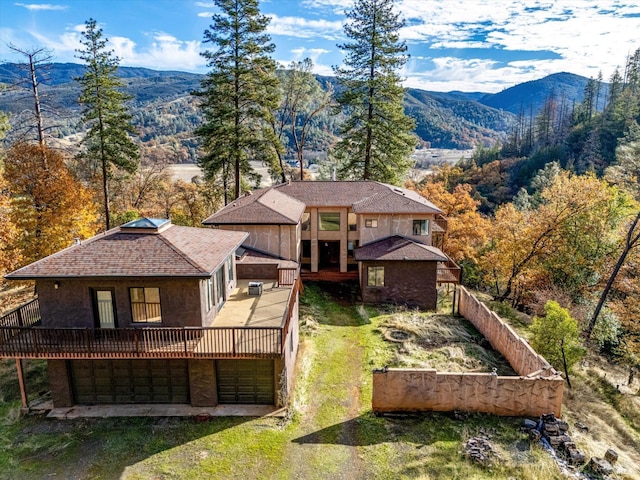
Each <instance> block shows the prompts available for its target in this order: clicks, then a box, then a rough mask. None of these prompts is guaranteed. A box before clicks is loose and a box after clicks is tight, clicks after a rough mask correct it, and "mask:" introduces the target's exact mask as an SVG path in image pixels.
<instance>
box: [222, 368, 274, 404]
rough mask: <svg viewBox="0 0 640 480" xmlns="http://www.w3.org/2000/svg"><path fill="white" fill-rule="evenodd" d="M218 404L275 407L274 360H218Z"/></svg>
mask: <svg viewBox="0 0 640 480" xmlns="http://www.w3.org/2000/svg"><path fill="white" fill-rule="evenodd" d="M216 378H217V381H218V403H246V404H248V403H256V404H262V405H273V404H274V394H273V361H272V360H218V361H216Z"/></svg>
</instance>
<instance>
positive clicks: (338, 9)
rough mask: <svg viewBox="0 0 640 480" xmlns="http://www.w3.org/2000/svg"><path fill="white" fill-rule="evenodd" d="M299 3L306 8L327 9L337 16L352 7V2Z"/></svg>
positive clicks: (310, 0)
mask: <svg viewBox="0 0 640 480" xmlns="http://www.w3.org/2000/svg"><path fill="white" fill-rule="evenodd" d="M301 3H302V5H303V6H304V7H306V8H312V9H316V10H323V9H329V10H330V11H332V12H333V13H336V14H338V15H342V14H344V12H345V10H348V9H350V8H351V7H352V6H353V0H303V1H302V2H301Z"/></svg>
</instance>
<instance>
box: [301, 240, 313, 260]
mask: <svg viewBox="0 0 640 480" xmlns="http://www.w3.org/2000/svg"><path fill="white" fill-rule="evenodd" d="M302 258H311V240H302Z"/></svg>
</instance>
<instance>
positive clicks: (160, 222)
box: [120, 218, 170, 230]
mask: <svg viewBox="0 0 640 480" xmlns="http://www.w3.org/2000/svg"><path fill="white" fill-rule="evenodd" d="M169 222H170V220H168V219H166V218H138V219H137V220H132V221H130V222H127V223H125V224H124V225H121V226H120V228H121V229H123V228H135V229H140V228H142V229H147V230H158V229H160V228H161V227H163V226H165V225H166V224H167V223H169Z"/></svg>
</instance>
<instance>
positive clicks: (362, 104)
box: [334, 0, 416, 183]
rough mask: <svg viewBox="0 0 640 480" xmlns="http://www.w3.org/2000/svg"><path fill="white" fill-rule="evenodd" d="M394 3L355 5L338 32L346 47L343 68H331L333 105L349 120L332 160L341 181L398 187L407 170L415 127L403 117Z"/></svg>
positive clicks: (377, 0) (366, 0) (401, 56)
mask: <svg viewBox="0 0 640 480" xmlns="http://www.w3.org/2000/svg"><path fill="white" fill-rule="evenodd" d="M394 6H395V0H356V2H355V4H354V6H353V9H352V10H351V11H350V12H348V13H347V23H346V24H345V27H344V31H345V34H346V36H347V37H349V39H351V42H349V43H345V44H344V45H339V48H341V49H342V50H344V51H345V52H346V58H345V60H344V65H343V66H341V67H335V68H334V71H335V74H336V76H337V77H338V82H339V85H340V87H341V88H340V89H339V92H338V94H337V95H336V100H337V101H338V103H339V105H340V106H341V107H342V109H343V110H344V111H345V112H346V114H347V115H348V116H349V117H348V120H347V121H346V122H345V124H344V125H343V127H342V130H341V135H342V139H341V140H340V142H339V143H338V144H337V145H336V148H335V151H334V155H335V156H336V158H337V159H338V160H339V161H340V163H341V168H340V173H341V176H343V177H347V178H360V179H364V180H379V181H383V182H389V183H398V182H399V181H400V180H401V179H402V177H403V176H404V174H405V173H406V172H407V170H408V169H409V167H410V166H411V163H412V162H411V161H410V155H411V153H413V151H414V148H415V146H416V137H415V136H414V135H413V134H412V131H413V129H414V127H415V122H414V120H413V119H412V118H410V117H408V116H407V115H405V113H404V104H403V97H404V90H403V88H402V85H401V84H400V77H399V75H398V70H399V69H400V68H401V67H402V66H403V65H404V64H405V63H406V61H407V56H406V55H405V52H406V50H407V47H406V45H405V43H404V42H401V41H400V39H399V33H398V32H399V30H400V28H402V26H403V25H404V22H403V21H402V20H401V19H400V17H399V14H398V13H396V12H395V11H394Z"/></svg>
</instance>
